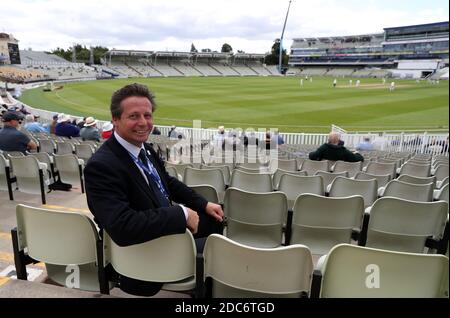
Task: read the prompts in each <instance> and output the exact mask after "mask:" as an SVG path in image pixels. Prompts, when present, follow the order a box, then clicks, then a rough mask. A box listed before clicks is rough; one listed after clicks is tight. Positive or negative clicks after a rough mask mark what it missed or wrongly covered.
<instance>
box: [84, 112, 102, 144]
mask: <svg viewBox="0 0 450 318" xmlns="http://www.w3.org/2000/svg"><path fill="white" fill-rule="evenodd" d="M80 136H81V138H82V139H83V140H94V141H100V133H99V132H98V128H97V121H96V120H95V119H94V117H88V118H86V122H85V123H84V127H83V128H82V129H81V130H80Z"/></svg>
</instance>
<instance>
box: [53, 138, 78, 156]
mask: <svg viewBox="0 0 450 318" xmlns="http://www.w3.org/2000/svg"><path fill="white" fill-rule="evenodd" d="M73 151H74V146H73V144H72V143H71V142H69V141H57V142H56V153H57V154H58V155H65V154H72V153H73Z"/></svg>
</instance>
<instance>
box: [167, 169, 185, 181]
mask: <svg viewBox="0 0 450 318" xmlns="http://www.w3.org/2000/svg"><path fill="white" fill-rule="evenodd" d="M166 171H167V173H168V174H169V176H171V177H174V178H176V179H178V180H180V179H182V176H179V175H178V172H177V169H175V168H174V167H166Z"/></svg>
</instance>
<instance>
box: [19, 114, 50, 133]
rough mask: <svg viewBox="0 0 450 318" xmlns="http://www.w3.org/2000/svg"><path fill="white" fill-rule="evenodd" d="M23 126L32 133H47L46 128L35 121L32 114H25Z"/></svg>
mask: <svg viewBox="0 0 450 318" xmlns="http://www.w3.org/2000/svg"><path fill="white" fill-rule="evenodd" d="M23 127H24V128H25V129H26V130H28V131H29V132H32V133H47V129H45V128H44V126H42V125H41V124H40V123H38V122H37V121H35V120H34V116H33V115H31V114H28V115H26V116H25V125H24V126H23Z"/></svg>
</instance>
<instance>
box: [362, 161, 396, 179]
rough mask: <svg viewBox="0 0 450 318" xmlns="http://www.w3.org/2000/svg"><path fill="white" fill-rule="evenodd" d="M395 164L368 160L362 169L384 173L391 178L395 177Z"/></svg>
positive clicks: (373, 172) (368, 171) (378, 173)
mask: <svg viewBox="0 0 450 318" xmlns="http://www.w3.org/2000/svg"><path fill="white" fill-rule="evenodd" d="M395 167H396V164H395V163H380V162H373V161H371V162H369V164H368V165H367V167H366V169H365V170H364V169H363V171H364V172H366V173H370V174H375V175H385V174H388V175H390V176H391V179H395V177H396V176H397V175H396V170H395V169H396V168H395Z"/></svg>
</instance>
